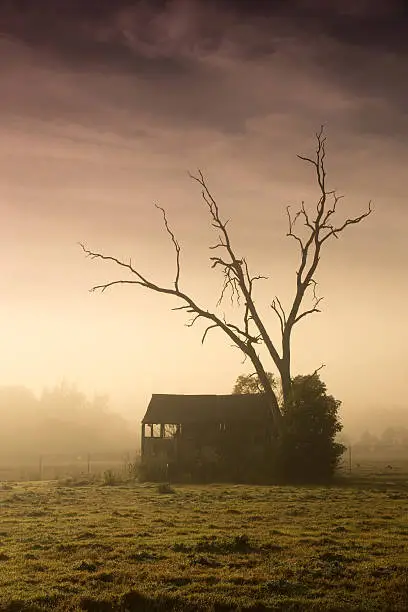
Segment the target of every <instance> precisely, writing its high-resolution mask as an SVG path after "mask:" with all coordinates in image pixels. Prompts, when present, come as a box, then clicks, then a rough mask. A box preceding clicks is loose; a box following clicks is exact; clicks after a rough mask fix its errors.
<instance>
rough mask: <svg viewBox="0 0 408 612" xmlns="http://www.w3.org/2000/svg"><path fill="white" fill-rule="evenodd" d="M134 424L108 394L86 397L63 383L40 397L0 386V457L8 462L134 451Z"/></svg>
mask: <svg viewBox="0 0 408 612" xmlns="http://www.w3.org/2000/svg"><path fill="white" fill-rule="evenodd" d="M138 425H139V424H138V423H137V425H136V422H135V421H134V420H133V422H132V421H127V420H126V419H125V418H124V417H123V416H121V415H120V414H118V413H115V412H113V411H112V409H111V407H110V406H109V400H108V398H107V397H103V396H99V397H98V396H95V397H93V398H88V397H86V395H85V394H84V393H81V392H80V391H79V390H77V389H76V388H75V387H74V386H73V385H69V384H67V383H61V384H60V385H58V386H56V387H55V388H53V389H48V390H47V389H46V390H44V391H43V392H42V393H41V394H40V395H35V394H34V393H33V392H32V391H30V389H28V388H26V387H2V388H0V455H1V457H2V459H3V460H6V461H9V462H13V463H16V462H24V461H26V460H28V459H30V460H31V459H32V458H33V457H38V456H40V455H44V454H45V455H47V454H50V455H64V454H67V455H87V454H88V453H95V452H96V453H111V452H118V453H124V452H131V451H135V450H136V448H137V446H138V439H139V426H138Z"/></svg>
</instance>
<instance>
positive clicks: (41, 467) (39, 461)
mask: <svg viewBox="0 0 408 612" xmlns="http://www.w3.org/2000/svg"><path fill="white" fill-rule="evenodd" d="M38 474H39V480H42V477H43V456H42V455H40V456H39V458H38Z"/></svg>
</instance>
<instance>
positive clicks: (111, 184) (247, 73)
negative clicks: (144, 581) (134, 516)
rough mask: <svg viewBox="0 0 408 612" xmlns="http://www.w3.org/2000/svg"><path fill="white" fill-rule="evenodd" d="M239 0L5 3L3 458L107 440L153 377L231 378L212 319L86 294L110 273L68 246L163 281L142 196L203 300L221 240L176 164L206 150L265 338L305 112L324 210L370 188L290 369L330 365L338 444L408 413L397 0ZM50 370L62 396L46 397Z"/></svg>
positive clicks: (294, 201) (122, 435) (121, 295)
mask: <svg viewBox="0 0 408 612" xmlns="http://www.w3.org/2000/svg"><path fill="white" fill-rule="evenodd" d="M245 4H246V3H245V2H243V3H240V2H237V3H229V2H217V3H215V2H210V1H208V2H207V1H205V2H204V1H200V0H191V1H190V0H188V1H187V2H186V1H182V0H172V1H170V2H166V3H160V2H151V3H150V2H134V3H129V2H127V1H125V0H123V1H122V0H120V1H117V2H114V3H110V4H109V3H100V6H99V3H93V2H89V3H78V2H69V3H63V2H62V3H61V6H60V9H59V11H60V12H58V11H55V12H54V11H50V10H48V8H47V7H49V3H48V2H45V1H44V0H38V2H36V3H35V7H34V4H33V7H34V8H30V6H29V5H27V6H26V7H25V8H24V7H23V6H22V7H19V8H15V5H14V3H12V2H6V3H3V4H2V5H1V7H0V90H1V91H2V96H1V97H0V220H1V223H0V258H1V261H2V286H1V292H0V385H1V386H2V389H3V390H2V400H1V406H0V411H1V424H2V427H1V433H0V435H1V440H2V442H1V445H2V452H6V451H7V452H16V453H19V452H20V451H21V452H23V451H24V449H26V450H27V449H30V451H31V450H33V451H34V450H35V452H39V451H40V450H41V452H51V450H52V451H53V452H54V450H56V449H62V448H63V449H67V452H68V448H69V452H70V451H71V450H72V451H73V450H74V449H75V452H76V449H78V451H79V449H82V450H81V452H86V451H87V450H90V448H87V449H85V448H82V447H84V446H87V447H92V448H97V447H98V450H102V448H108V447H109V446H110V445H111V446H115V448H116V447H117V448H119V447H124V448H125V447H128V446H129V444H130V446H132V444H133V441H134V439H136V436H137V433H138V427H139V425H138V423H139V421H140V419H141V417H142V415H143V412H144V410H145V408H146V406H147V403H148V401H149V398H150V396H151V394H152V393H228V392H230V391H231V389H232V386H233V383H234V381H235V379H236V377H237V376H238V375H239V374H241V373H242V372H248V371H250V370H249V366H248V364H244V365H243V364H242V356H241V355H240V354H239V352H238V351H236V350H233V349H231V347H230V343H229V341H228V339H227V340H226V339H225V338H224V337H223V335H222V334H221V333H220V332H218V331H217V332H214V333H213V334H212V335H209V337H208V339H207V341H206V343H205V344H204V345H201V342H200V340H201V336H202V333H203V328H202V327H200V325H199V324H198V325H197V326H196V327H194V328H192V329H189V328H187V327H185V322H186V318H185V316H184V313H183V312H178V313H175V312H172V311H171V309H172V308H174V307H175V306H178V305H179V304H178V303H175V302H173V301H172V300H171V299H169V298H167V297H163V296H159V295H153V294H151V293H149V292H143V290H142V289H141V288H139V287H132V288H131V287H126V286H125V287H115V288H112V290H110V291H106V292H105V293H103V294H102V295H100V294H95V293H94V294H90V293H89V291H88V290H89V288H90V287H92V286H93V285H95V284H97V283H99V282H106V281H108V280H111V279H113V278H116V275H117V270H115V268H114V267H111V266H105V265H103V263H102V262H95V261H91V260H87V259H86V258H84V256H83V253H81V251H80V248H79V246H78V241H84V242H85V243H86V244H87V245H88V246H89V247H90V248H93V249H95V250H100V251H102V252H105V253H108V254H114V255H117V256H118V257H123V258H125V259H126V260H128V259H129V257H132V261H134V262H137V263H138V265H139V266H140V268H141V269H142V270H143V272H145V273H146V275H149V278H152V279H153V280H157V281H160V282H163V283H171V282H172V279H173V275H174V258H173V252H172V250H171V243H170V242H169V241H168V239H167V238H168V237H167V236H166V235H165V233H163V228H162V225H161V218H160V215H158V214H157V212H158V211H157V210H156V209H155V208H154V203H156V202H158V203H159V204H160V205H162V206H164V207H165V208H166V210H167V211H168V216H169V219H170V221H171V226H172V228H173V229H174V231H175V232H176V235H177V237H178V239H179V241H180V245H181V247H182V253H181V255H182V259H181V263H182V275H181V282H182V286H183V288H186V290H187V291H189V292H191V293H192V294H193V295H194V296H197V299H199V300H200V303H202V304H203V305H204V307H205V308H209V309H212V308H215V307H216V306H215V305H216V303H217V300H218V297H219V291H220V283H221V279H220V278H219V277H217V275H216V273H214V271H212V270H211V269H210V266H209V262H208V257H209V255H211V254H212V253H209V250H208V246H209V245H210V244H213V243H214V241H215V240H216V236H214V234H213V233H212V231H211V226H210V224H209V222H208V218H207V216H206V211H205V208H204V207H203V206H202V205H201V202H200V192H199V190H197V189H196V186H195V185H194V184H193V183H192V182H191V181H190V180H189V178H188V176H187V171H194V170H195V169H196V168H197V167H200V168H202V170H203V171H204V173H205V175H206V177H207V178H208V181H209V184H210V186H211V188H212V190H213V192H214V194H215V195H216V197H217V199H218V201H219V203H220V206H221V210H222V213H223V215H224V216H225V218H231V222H230V226H229V227H230V231H231V236H232V238H233V240H234V245H236V249H237V252H238V253H239V254H240V255H241V254H242V255H243V256H245V257H247V259H248V262H249V264H250V267H251V270H252V271H253V273H254V274H260V275H265V276H268V281H265V282H264V283H263V284H259V287H258V288H257V293H256V300H257V304H259V305H260V309H261V310H262V312H263V314H264V315H265V320H266V322H267V324H268V326H270V329H271V330H272V333H273V334H275V333H276V331H278V330H277V327H276V323H277V322H276V320H275V321H274V320H273V319H272V316H271V311H270V308H269V304H270V302H271V300H272V299H273V298H274V296H275V295H279V296H280V299H281V301H282V303H283V304H284V306H286V307H287V305H288V304H289V303H290V299H291V298H292V296H293V290H294V284H295V282H296V281H295V270H296V266H297V263H298V261H297V254H296V245H295V244H292V243H291V242H290V241H289V240H288V239H287V238H286V232H287V218H286V213H285V209H286V206H288V205H292V206H297V205H298V204H299V203H300V202H301V201H302V200H305V203H306V205H308V206H311V207H313V206H315V203H316V189H315V184H314V182H313V176H312V174H311V173H310V169H309V168H308V167H307V166H305V165H304V164H302V162H300V161H299V159H297V157H296V155H297V154H298V153H301V154H312V153H313V150H314V147H315V141H314V133H315V131H316V130H318V129H319V126H320V124H322V123H325V124H326V133H327V137H328V144H327V170H328V180H329V183H330V188H336V189H338V191H339V193H341V194H343V195H344V196H345V198H344V199H343V200H341V211H342V213H341V215H340V216H341V218H343V216H344V217H347V216H348V215H355V214H359V213H360V212H361V211H362V210H364V209H365V208H366V206H367V203H368V201H369V200H370V199H371V200H372V201H373V207H374V212H373V214H372V215H371V216H370V218H369V219H367V220H366V222H365V223H364V224H362V225H359V226H358V227H353V228H351V229H350V231H349V232H347V234H345V235H344V236H342V238H341V239H340V240H339V241H335V243H334V244H331V245H330V247H329V248H328V249H327V251H326V253H325V254H324V256H323V257H322V261H321V265H320V270H319V274H318V282H319V295H321V296H324V300H323V302H322V304H321V306H322V313H321V314H316V315H313V316H312V317H310V318H308V319H307V320H305V321H303V322H302V324H301V325H300V326H299V329H298V330H297V332H296V335H295V337H294V343H293V374H298V373H299V374H306V373H310V372H313V371H314V370H315V369H316V368H318V367H319V366H320V365H321V364H322V363H324V364H326V367H325V368H324V370H323V371H322V377H323V379H324V380H325V382H326V383H327V386H328V390H329V392H330V393H332V394H333V395H334V396H335V397H336V398H338V399H340V400H342V402H343V406H342V417H343V420H344V423H345V432H346V433H347V435H349V436H351V437H352V438H353V437H356V436H357V437H358V436H359V435H361V434H362V433H364V431H366V430H370V431H371V430H372V431H373V432H375V433H376V434H380V433H381V431H383V430H384V429H386V428H387V427H388V426H392V425H393V424H395V426H406V424H407V420H406V409H407V400H406V364H407V362H408V326H407V325H406V312H407V306H408V291H407V283H406V269H407V264H408V251H407V248H406V234H407V227H408V212H407V206H406V193H407V185H408V180H407V176H406V168H407V163H408V145H407V143H408V138H407V136H408V122H407V114H406V107H407V100H408V90H407V88H408V85H407V84H408V73H407V69H408V58H407V56H408V48H407V37H406V31H405V29H404V28H405V25H406V22H404V21H403V20H402V19H401V11H402V8H400V5H399V3H398V2H385V0H384V2H381V1H379V2H376V3H373V4H372V6H371V3H366V2H359V3H349V2H345V3H344V2H340V1H339V2H331V3H321V2H312V1H310V2H309V1H307V0H301V1H300V0H299V1H297V2H295V3H294V5H295V6H296V10H291V9H290V8H289V5H290V4H291V3H285V2H284V3H282V2H271V3H268V7H264V9H263V12H262V14H259V13H258V12H257V10H256V8H254V7H255V5H256V4H257V3H250V4H251V6H252V8H251V10H248V7H247V6H245ZM85 5H86V6H85ZM97 5H98V6H99V8H97ZM108 5H109V6H108ZM329 5H330V6H329ZM369 5H370V7H371V8H369ZM374 5H375V6H374ZM57 13H58V14H57ZM362 23H364V27H362V25H361V24H362ZM139 289H140V290H139ZM261 305H263V306H261ZM220 315H222V311H221V312H220ZM265 366H266V369H272V364H270V363H265ZM61 380H68V381H70V384H71V381H72V384H73V386H74V387H76V388H77V389H78V390H80V391H78V394H79V395H80V399H78V398H79V395H78V396H75V393H76V392H75V393H74V392H72V393H71V391H70V392H69V394H68V395H69V397H70V399H69V401H68V400H67V401H66V398H65V399H64V397H65V396H64V393H65V391H64V393H62V394H61V393H59V392H58V393H59V394H58V393H57V394H56V396H55V395H54V396H53V393H54V391H49V392H43V389H44V388H48V389H51V390H53V389H55V388H57V389H58V388H59V387H58V385H59V381H61ZM82 394H84V395H82ZM74 396H75V398H76V399H75V401H74V400H73V397H74ZM102 396H103V397H105V396H108V397H109V400H105V399H104V400H102V399H100V398H101V397H102ZM64 402H65V403H64ZM69 402H72V403H71V404H70V403H69ZM130 432H132V433H130ZM53 439H54V440H53Z"/></svg>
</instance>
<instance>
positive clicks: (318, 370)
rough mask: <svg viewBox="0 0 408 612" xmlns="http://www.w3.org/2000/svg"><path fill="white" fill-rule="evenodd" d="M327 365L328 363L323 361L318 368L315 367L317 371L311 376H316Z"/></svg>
mask: <svg viewBox="0 0 408 612" xmlns="http://www.w3.org/2000/svg"><path fill="white" fill-rule="evenodd" d="M325 367H326V364H325V363H322V365H321V366H319V367H318V368H316V369H315V371H314V372H313V374H311V376H315V375H316V374H317V373H318V372H320V370H322V369H323V368H325Z"/></svg>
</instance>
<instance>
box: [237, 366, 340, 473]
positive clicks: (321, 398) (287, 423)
mask: <svg viewBox="0 0 408 612" xmlns="http://www.w3.org/2000/svg"><path fill="white" fill-rule="evenodd" d="M269 376H270V380H271V382H273V383H274V385H275V389H277V387H278V385H277V384H276V381H275V379H274V377H273V374H271V373H269ZM238 389H242V391H241V393H259V392H260V389H261V385H260V381H259V379H258V377H257V376H256V375H241V376H239V377H238V378H237V381H236V383H235V386H234V393H237V392H238ZM326 391H327V389H326V385H325V383H324V382H322V381H321V380H320V377H319V374H318V373H317V372H315V373H314V374H312V375H308V376H296V377H295V378H294V379H293V380H292V400H291V401H290V402H288V403H287V404H286V405H284V404H283V401H282V402H281V410H282V413H283V427H282V431H281V433H280V436H279V438H278V440H277V442H276V447H275V448H274V449H273V450H272V456H271V465H270V466H269V467H270V469H271V470H272V473H273V476H274V477H276V478H278V479H279V480H280V481H284V482H305V481H306V482H326V481H328V480H330V479H331V478H332V477H333V475H334V473H335V470H336V467H337V465H338V463H339V460H340V458H341V456H342V454H343V452H344V450H345V447H344V446H343V445H342V444H339V443H338V442H336V436H337V434H338V433H339V432H340V431H341V430H342V425H341V423H340V421H339V418H338V410H339V408H340V405H341V402H340V401H339V400H336V399H335V398H334V397H333V396H332V395H327V392H326ZM274 443H275V442H274Z"/></svg>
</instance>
